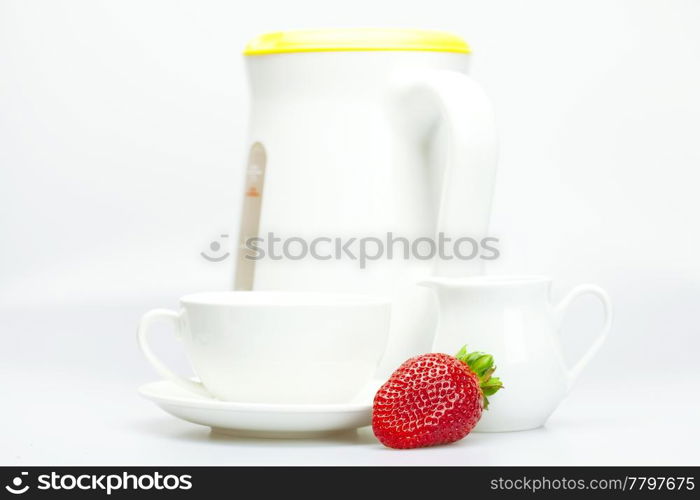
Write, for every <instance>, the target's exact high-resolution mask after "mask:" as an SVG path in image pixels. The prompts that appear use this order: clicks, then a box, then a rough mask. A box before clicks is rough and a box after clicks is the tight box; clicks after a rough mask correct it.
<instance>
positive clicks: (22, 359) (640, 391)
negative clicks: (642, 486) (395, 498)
mask: <svg viewBox="0 0 700 500" xmlns="http://www.w3.org/2000/svg"><path fill="white" fill-rule="evenodd" d="M143 309H144V308H143V307H137V308H133V309H123V308H122V309H120V308H111V309H110V308H108V309H100V308H88V307H86V308H82V309H80V310H62V309H61V310H56V311H53V312H52V311H46V310H43V311H41V313H39V312H37V311H32V310H23V311H10V312H7V311H5V314H3V317H2V322H1V326H2V332H3V336H4V337H5V339H7V341H8V343H9V346H8V347H9V349H8V350H4V352H3V353H2V357H1V358H0V361H1V363H0V375H2V384H1V385H0V397H1V401H2V412H1V413H0V464H2V465H69V464H75V465H77V464H82V465H96V464H101V465H109V464H113V465H117V464H120V465H124V464H133V465H149V464H153V465H155V464H161V465H187V464H192V465H194V464H197V465H204V464H216V465H235V464H245V465H266V464H269V465H300V464H310V465H343V464H348V465H350V464H352V465H370V464H377V465H439V464H450V465H490V464H503V465H550V464H551V465H573V464H586V465H625V464H627V465H630V464H644V465H653V464H669V465H680V464H689V465H690V464H693V465H697V464H698V463H699V462H700V459H699V458H700V452H699V451H698V450H699V448H700V447H699V446H698V445H700V430H698V425H697V423H698V422H699V421H700V405H699V404H698V388H697V384H696V383H695V381H694V380H693V379H692V377H687V378H684V377H682V376H681V375H669V376H668V378H667V377H666V376H664V375H663V373H661V372H660V367H656V368H653V367H649V370H648V371H645V370H641V371H642V372H643V373H646V375H645V376H631V375H629V374H624V373H611V374H610V377H609V379H605V378H604V377H595V376H592V375H591V376H584V377H583V378H582V379H581V380H580V383H579V384H578V385H577V386H576V387H575V388H574V391H573V392H572V394H571V395H570V396H569V398H568V399H567V400H565V401H564V402H563V403H562V404H561V406H560V407H559V409H558V410H557V411H556V412H555V414H554V415H553V416H552V417H551V419H550V420H549V422H548V423H547V425H546V426H545V427H543V428H541V429H537V430H533V431H527V432H514V433H502V434H471V435H469V436H467V438H465V439H464V440H462V441H460V442H458V443H455V444H452V445H449V446H440V447H434V448H426V449H419V450H407V451H398V450H390V449H387V448H384V447H383V446H382V445H381V444H379V443H378V442H377V441H376V439H375V438H374V436H373V435H372V431H371V429H370V428H364V429H361V430H359V431H357V432H351V433H347V434H343V435H339V436H337V437H333V438H325V439H309V440H270V439H242V438H234V437H227V436H220V435H217V434H213V433H211V432H210V430H209V429H208V428H205V427H200V426H197V425H193V424H190V423H187V422H183V421H179V420H177V419H175V418H173V417H171V416H169V415H167V414H165V413H164V412H163V411H162V410H160V409H159V408H158V407H156V406H155V405H154V404H152V403H151V402H149V401H147V400H145V399H143V398H141V397H140V396H139V395H138V394H137V392H136V389H137V387H138V386H139V385H140V384H141V383H144V382H149V381H151V380H153V379H154V378H155V377H153V376H152V374H151V371H150V369H149V368H148V367H147V365H146V363H145V361H143V360H142V359H141V358H140V354H139V353H138V350H137V348H136V343H135V335H134V330H135V328H134V324H135V320H136V319H137V318H138V316H139V314H140V312H142V311H143ZM45 328H53V335H48V336H47V335H42V336H41V339H40V341H37V338H38V337H37V334H38V329H45ZM166 338H167V336H166ZM10 353H11V354H12V355H10ZM589 375H590V374H589Z"/></svg>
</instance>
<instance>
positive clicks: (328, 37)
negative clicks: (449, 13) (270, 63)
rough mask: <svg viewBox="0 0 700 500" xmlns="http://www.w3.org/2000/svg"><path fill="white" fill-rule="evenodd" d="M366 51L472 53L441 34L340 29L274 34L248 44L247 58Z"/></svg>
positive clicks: (454, 37)
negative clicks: (301, 53) (270, 55)
mask: <svg viewBox="0 0 700 500" xmlns="http://www.w3.org/2000/svg"><path fill="white" fill-rule="evenodd" d="M365 50H422V51H433V52H459V53H462V54H468V53H470V52H471V50H470V49H469V46H468V45H467V43H466V42H465V41H464V40H462V39H461V38H460V37H458V36H457V35H453V34H451V33H446V32H444V31H431V30H416V29H402V28H350V29H348V28H343V29H325V30H299V31H277V32H274V33H266V34H264V35H260V36H258V37H256V38H254V39H253V40H251V41H250V42H249V43H248V45H246V47H245V51H244V52H243V54H244V55H246V56H259V55H266V54H284V53H290V52H335V51H365Z"/></svg>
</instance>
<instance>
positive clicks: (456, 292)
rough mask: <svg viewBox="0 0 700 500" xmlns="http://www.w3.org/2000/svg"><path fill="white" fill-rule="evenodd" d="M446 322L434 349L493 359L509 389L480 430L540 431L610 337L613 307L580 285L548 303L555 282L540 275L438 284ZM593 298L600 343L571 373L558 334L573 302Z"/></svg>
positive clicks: (432, 283) (434, 283) (493, 400)
mask: <svg viewBox="0 0 700 500" xmlns="http://www.w3.org/2000/svg"><path fill="white" fill-rule="evenodd" d="M421 284H422V285H424V286H428V287H430V288H433V289H434V290H435V293H436V294H437V298H438V302H439V309H440V313H439V316H440V319H439V324H438V328H437V333H436V336H435V342H434V345H433V351H435V352H445V353H448V354H454V353H456V352H457V351H458V350H459V349H460V348H461V347H462V346H463V345H465V344H466V345H468V347H469V350H472V351H473V350H478V351H484V352H487V353H489V354H491V355H493V357H494V359H495V362H496V366H497V370H496V375H497V376H498V378H499V379H501V381H502V382H503V386H504V388H503V389H502V390H500V391H498V393H496V394H495V395H493V396H490V397H489V401H490V404H489V408H488V410H487V411H485V412H484V413H483V415H482V417H481V421H480V422H479V424H478V426H477V427H476V430H477V431H483V432H499V431H516V430H525V429H533V428H536V427H540V426H541V425H543V424H544V423H545V421H546V420H547V418H549V416H550V415H551V413H552V412H553V411H554V410H555V409H556V407H557V406H558V405H559V403H560V402H561V400H562V399H563V398H564V396H565V395H566V394H567V392H568V391H569V389H570V388H571V386H572V384H573V382H574V380H575V379H576V377H577V376H578V374H579V373H580V372H581V370H582V369H583V367H584V366H585V365H586V364H587V363H588V362H589V361H590V360H591V358H592V357H593V356H594V355H595V353H596V351H598V349H599V348H600V347H601V345H602V344H603V341H604V340H605V337H606V336H607V334H608V332H609V331H610V327H611V322H612V305H611V302H610V299H609V297H608V294H607V293H606V292H605V291H604V290H603V289H601V288H600V287H598V286H595V285H579V286H577V287H575V288H574V289H573V290H572V291H571V292H569V294H568V295H567V296H566V297H564V299H563V300H561V301H560V302H559V303H558V304H553V303H552V302H551V298H550V288H551V279H549V278H546V277H539V276H511V277H508V276H507V277H499V276H479V277H473V278H465V279H449V278H432V279H429V280H426V281H424V282H422V283H421ZM584 294H592V295H594V296H596V297H598V298H599V299H600V301H601V302H602V304H603V306H604V309H605V319H604V323H603V326H602V328H601V330H600V332H599V333H598V335H597V337H596V339H595V341H594V342H593V344H592V345H591V347H590V348H589V349H588V351H587V352H586V353H585V354H584V355H583V357H582V358H581V359H580V360H579V361H578V362H577V363H576V364H574V365H573V366H572V367H569V366H567V364H566V362H565V360H564V357H563V353H562V348H561V343H560V338H559V329H560V325H561V322H562V319H563V317H564V314H565V313H566V310H567V308H568V306H569V304H570V303H571V302H572V301H573V300H574V299H575V298H577V297H579V296H581V295H584Z"/></svg>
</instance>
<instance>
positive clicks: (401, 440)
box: [372, 346, 503, 448]
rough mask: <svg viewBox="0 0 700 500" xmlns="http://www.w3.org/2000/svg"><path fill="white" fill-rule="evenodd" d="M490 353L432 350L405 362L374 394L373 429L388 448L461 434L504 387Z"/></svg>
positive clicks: (464, 349) (443, 440) (418, 445)
mask: <svg viewBox="0 0 700 500" xmlns="http://www.w3.org/2000/svg"><path fill="white" fill-rule="evenodd" d="M495 369H496V367H495V366H494V364H493V356H491V355H490V354H484V353H483V352H472V353H469V352H467V347H466V346H464V347H462V349H461V350H460V351H459V352H458V353H457V355H456V356H450V355H449V354H440V353H431V354H423V355H421V356H416V357H414V358H411V359H409V360H408V361H406V362H404V363H403V364H402V365H401V366H400V367H399V368H398V369H397V370H396V371H395V372H394V373H393V374H392V375H391V377H390V378H389V380H388V381H387V382H386V383H385V384H384V385H383V386H382V387H381V388H380V389H379V391H378V392H377V394H376V396H374V406H373V410H372V430H374V435H375V436H377V439H379V441H381V442H382V444H384V445H385V446H388V447H389V448H421V447H424V446H434V445H438V444H447V443H452V442H454V441H458V440H460V439H462V438H463V437H464V436H466V435H467V434H469V432H470V431H471V430H472V429H473V428H474V426H475V425H476V424H477V422H478V421H479V419H480V418H481V412H482V410H483V409H485V408H487V407H488V404H489V402H488V399H487V396H491V395H493V394H495V393H496V391H498V390H499V389H500V388H502V387H503V385H502V384H501V381H500V380H499V379H498V378H496V377H492V376H491V375H492V374H493V372H494V370H495Z"/></svg>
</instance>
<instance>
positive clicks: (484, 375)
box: [455, 345, 503, 409]
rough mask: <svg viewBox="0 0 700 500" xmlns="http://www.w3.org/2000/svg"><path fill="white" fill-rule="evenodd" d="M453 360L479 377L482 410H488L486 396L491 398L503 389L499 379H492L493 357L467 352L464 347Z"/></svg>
mask: <svg viewBox="0 0 700 500" xmlns="http://www.w3.org/2000/svg"><path fill="white" fill-rule="evenodd" d="M455 358H457V359H458V360H460V361H461V362H462V363H465V364H466V365H467V366H468V367H469V369H470V370H471V371H473V372H474V373H475V374H476V376H477V377H479V387H480V388H481V393H482V394H483V397H484V409H488V407H489V399H488V397H487V396H493V395H494V394H496V392H498V390H499V389H503V383H502V382H501V379H499V378H498V377H492V375H493V372H494V371H495V370H496V366H495V365H494V364H493V356H491V355H490V354H486V353H483V352H479V351H474V352H468V351H467V346H466V345H465V346H463V347H462V348H461V349H460V350H459V352H458V353H457V354H456V355H455Z"/></svg>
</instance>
